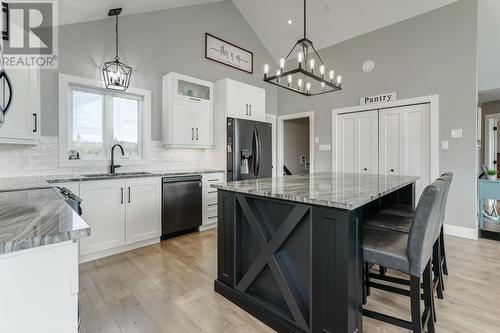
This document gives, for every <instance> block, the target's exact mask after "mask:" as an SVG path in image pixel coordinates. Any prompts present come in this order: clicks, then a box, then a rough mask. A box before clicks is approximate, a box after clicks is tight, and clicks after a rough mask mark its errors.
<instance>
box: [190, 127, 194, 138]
mask: <svg viewBox="0 0 500 333" xmlns="http://www.w3.org/2000/svg"><path fill="white" fill-rule="evenodd" d="M191 140H194V127H192V128H191Z"/></svg>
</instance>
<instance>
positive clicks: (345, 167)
mask: <svg viewBox="0 0 500 333" xmlns="http://www.w3.org/2000/svg"><path fill="white" fill-rule="evenodd" d="M337 144H338V147H337V169H338V171H339V172H359V173H371V174H377V173H378V111H377V110H375V111H366V112H356V113H346V114H341V115H339V116H338V121H337Z"/></svg>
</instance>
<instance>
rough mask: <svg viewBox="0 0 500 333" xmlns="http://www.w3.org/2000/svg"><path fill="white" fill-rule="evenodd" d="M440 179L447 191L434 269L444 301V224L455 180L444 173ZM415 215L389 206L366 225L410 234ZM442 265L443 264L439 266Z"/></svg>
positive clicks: (408, 208) (404, 208)
mask: <svg viewBox="0 0 500 333" xmlns="http://www.w3.org/2000/svg"><path fill="white" fill-rule="evenodd" d="M439 179H442V180H443V181H445V189H444V193H443V200H442V201H441V205H440V208H439V211H440V214H439V225H438V226H437V227H438V228H439V230H438V231H439V233H438V235H437V236H436V240H435V243H434V250H433V265H432V269H433V272H434V276H435V278H434V283H433V285H434V288H435V289H436V292H437V296H438V298H440V299H443V297H444V295H443V290H444V279H443V273H445V274H447V267H446V256H445V250H444V234H443V223H444V213H445V210H446V202H447V200H448V192H449V189H450V185H451V182H452V179H453V174H452V173H451V172H447V173H444V174H443V175H441V177H440V178H439ZM414 215H415V208H413V207H412V206H406V205H394V206H389V207H387V208H385V209H383V210H381V211H380V212H379V213H377V214H375V215H373V216H371V217H369V218H367V219H366V220H365V221H364V223H365V224H367V225H370V226H373V227H377V228H383V229H388V230H393V231H398V232H403V233H408V232H409V231H410V228H411V224H412V221H413V216H414ZM439 263H441V264H439ZM378 278H381V279H384V280H387V281H389V282H395V283H399V282H401V281H399V282H398V279H393V278H391V277H385V276H384V275H382V276H379V277H378Z"/></svg>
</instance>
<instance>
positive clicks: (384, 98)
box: [359, 92, 398, 105]
mask: <svg viewBox="0 0 500 333" xmlns="http://www.w3.org/2000/svg"><path fill="white" fill-rule="evenodd" d="M397 99H398V93H397V92H391V93H386V94H380V95H375V96H365V97H361V98H360V99H359V105H364V104H374V103H384V102H392V101H395V100H397Z"/></svg>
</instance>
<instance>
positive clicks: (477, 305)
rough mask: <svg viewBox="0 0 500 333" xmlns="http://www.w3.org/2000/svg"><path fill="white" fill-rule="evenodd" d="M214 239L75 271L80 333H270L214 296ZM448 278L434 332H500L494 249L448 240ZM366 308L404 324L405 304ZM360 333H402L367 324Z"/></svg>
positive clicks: (498, 253) (185, 240)
mask: <svg viewBox="0 0 500 333" xmlns="http://www.w3.org/2000/svg"><path fill="white" fill-rule="evenodd" d="M216 237H217V236H216V232H215V231H214V230H209V231H205V232H201V233H196V234H190V235H185V236H181V237H177V238H174V239H170V240H167V241H163V242H162V243H161V244H158V245H153V246H149V247H145V248H142V249H138V250H134V251H130V252H127V253H123V254H119V255H115V256H112V257H108V258H104V259H99V260H96V261H93V262H89V263H86V264H83V265H80V303H81V307H82V314H83V322H82V332H141V333H153V332H169V333H172V332H173V333H175V332H182V333H191V332H202V333H207V332H273V330H271V329H270V328H268V327H267V326H266V325H264V324H263V323H261V322H260V321H258V320H257V319H255V318H254V317H252V316H251V315H249V314H247V313H246V312H244V311H243V310H241V309H240V308H238V307H237V306H235V305H233V304H232V303H231V302H229V301H227V300H226V299H225V298H223V297H221V296H219V295H218V294H216V293H215V292H214V291H213V280H214V278H215V276H216ZM446 246H447V256H448V268H449V273H450V275H449V277H447V278H445V279H446V280H445V283H446V284H445V287H446V291H445V299H444V300H438V299H436V307H437V317H438V322H437V331H438V332H456V333H458V332H460V333H465V332H471V333H472V332H474V333H479V332H500V328H499V327H500V243H499V242H495V241H490V240H479V241H472V240H465V239H460V238H454V237H447V238H446ZM368 305H369V306H370V307H372V308H374V309H377V310H378V311H385V312H386V313H388V314H392V315H398V316H401V317H402V318H409V299H408V298H406V297H403V296H396V295H394V294H388V293H386V292H382V291H378V290H373V291H372V295H371V296H370V298H369V302H368ZM364 332H369V333H370V332H378V333H380V332H405V330H403V329H400V328H397V327H394V326H391V325H387V324H384V323H381V322H378V321H375V320H372V319H369V318H365V320H364Z"/></svg>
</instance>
